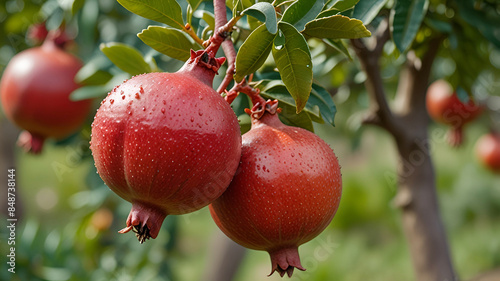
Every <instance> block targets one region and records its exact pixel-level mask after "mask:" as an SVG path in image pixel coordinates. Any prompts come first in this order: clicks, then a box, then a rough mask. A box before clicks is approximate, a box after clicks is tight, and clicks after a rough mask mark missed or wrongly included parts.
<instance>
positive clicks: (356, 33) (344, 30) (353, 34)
mask: <svg viewBox="0 0 500 281" xmlns="http://www.w3.org/2000/svg"><path fill="white" fill-rule="evenodd" d="M303 33H304V34H307V35H309V36H313V37H317V38H329V39H342V38H345V39H355V38H361V37H367V36H371V33H370V31H368V29H366V27H365V26H364V25H363V23H362V22H361V21H360V20H357V19H350V18H348V17H345V16H342V15H335V16H330V17H326V18H321V19H316V20H313V21H311V22H309V23H308V24H306V29H305V30H304V32H303Z"/></svg>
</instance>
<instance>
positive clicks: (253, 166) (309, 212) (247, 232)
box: [210, 101, 342, 277]
mask: <svg viewBox="0 0 500 281" xmlns="http://www.w3.org/2000/svg"><path fill="white" fill-rule="evenodd" d="M276 109H277V101H268V102H267V103H266V104H265V105H261V104H260V103H256V104H255V106H254V108H253V109H252V112H251V118H252V128H251V130H250V131H249V132H247V133H246V134H244V135H243V138H242V140H243V146H242V152H241V161H240V165H239V167H238V170H237V172H236V175H235V176H234V178H233V181H232V182H231V184H230V185H229V187H228V189H227V190H226V192H224V194H222V196H221V197H219V198H218V199H217V200H215V201H214V202H213V203H212V204H211V205H210V212H211V214H212V217H213V219H214V221H215V223H216V224H217V225H218V226H219V228H220V229H221V230H222V231H223V232H224V233H225V234H226V235H227V236H228V237H229V238H231V239H232V240H234V241H235V242H236V243H238V244H240V245H242V246H244V247H247V248H250V249H255V250H264V251H267V252H269V254H270V256H271V263H272V271H271V274H273V273H274V272H275V271H278V273H279V274H280V275H281V276H282V277H283V276H284V274H285V273H287V274H288V276H292V273H293V270H294V268H298V269H300V270H305V269H304V268H303V267H302V265H301V263H300V258H299V254H298V246H300V245H301V244H303V243H305V242H307V241H309V240H311V239H313V238H314V237H316V236H317V235H318V234H319V233H321V232H322V231H323V230H324V229H325V228H326V227H327V226H328V224H329V223H330V221H331V220H332V218H333V217H334V215H335V213H336V211H337V208H338V206H339V203H340V197H341V193H342V179H341V172H340V166H339V163H338V161H337V157H336V156H335V154H334V152H333V150H332V149H331V148H330V147H329V146H328V145H327V144H326V143H325V142H324V141H323V140H322V139H320V138H319V137H318V136H316V135H315V134H313V133H311V132H309V131H307V130H304V129H301V128H297V127H290V126H286V125H284V124H283V123H281V121H280V120H279V118H278V115H277V114H276ZM271 274H270V275H271Z"/></svg>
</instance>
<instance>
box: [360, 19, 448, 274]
mask: <svg viewBox="0 0 500 281" xmlns="http://www.w3.org/2000/svg"><path fill="white" fill-rule="evenodd" d="M389 39H390V34H389V26H388V24H387V22H386V23H385V24H384V23H382V24H381V25H380V29H379V30H377V34H376V36H375V38H374V40H376V41H375V44H374V47H372V48H368V47H367V46H366V45H365V43H364V42H363V41H362V40H359V39H356V40H352V46H353V48H354V50H355V51H356V55H357V57H358V58H359V61H360V63H361V66H362V68H363V70H364V72H365V73H366V76H367V79H366V82H365V84H366V89H367V91H368V94H369V96H370V109H371V111H370V114H369V115H368V117H367V118H366V120H365V121H366V123H369V124H375V125H378V126H380V127H381V128H383V129H385V130H386V131H387V132H388V133H389V134H391V135H392V136H393V137H394V139H395V141H396V146H397V149H398V152H399V165H398V172H397V180H398V194H397V196H396V198H395V200H394V202H395V204H396V206H398V207H399V208H401V211H402V216H401V219H402V224H403V229H404V232H405V235H406V238H407V241H408V244H409V248H410V253H411V257H412V261H413V266H414V270H415V276H416V279H417V280H420V281H453V280H456V279H457V278H456V275H455V271H454V269H453V265H452V261H451V256H450V251H449V247H448V240H447V237H446V233H445V228H444V226H443V222H442V220H441V215H440V212H439V207H438V199H437V193H436V185H435V181H436V178H435V174H434V167H433V164H432V159H431V156H430V151H429V139H428V135H427V130H428V124H429V117H428V115H427V110H426V106H425V94H426V90H427V86H428V84H429V76H430V72H431V68H432V64H433V62H434V58H435V56H436V54H437V50H438V49H439V46H440V44H441V42H442V40H443V38H441V37H436V38H433V39H431V40H430V41H429V42H428V49H427V51H426V52H425V53H424V55H423V56H422V58H421V59H420V58H417V57H416V56H415V54H414V53H413V52H412V51H410V52H409V53H408V55H407V63H406V65H405V66H403V68H402V70H401V73H400V76H399V84H398V89H397V93H396V100H395V103H394V111H393V110H392V109H391V108H390V107H389V105H388V103H387V93H386V90H385V88H384V83H383V80H382V77H381V75H380V66H379V59H380V56H381V55H382V53H383V46H384V44H385V43H386V42H387V41H388V40H389Z"/></svg>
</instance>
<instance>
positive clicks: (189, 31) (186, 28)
mask: <svg viewBox="0 0 500 281" xmlns="http://www.w3.org/2000/svg"><path fill="white" fill-rule="evenodd" d="M184 31H185V32H186V33H187V34H188V35H189V36H191V38H193V39H194V41H195V42H196V43H198V44H200V45H202V46H203V40H202V39H201V38H200V37H198V35H196V33H194V30H193V29H192V28H191V25H190V24H189V23H186V25H185V26H184Z"/></svg>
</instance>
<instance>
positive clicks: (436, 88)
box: [426, 80, 482, 146]
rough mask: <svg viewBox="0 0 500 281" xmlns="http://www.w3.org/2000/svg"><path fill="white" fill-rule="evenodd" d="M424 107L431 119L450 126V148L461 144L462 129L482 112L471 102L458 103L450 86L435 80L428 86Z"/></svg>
mask: <svg viewBox="0 0 500 281" xmlns="http://www.w3.org/2000/svg"><path fill="white" fill-rule="evenodd" d="M426 105H427V112H428V113H429V115H430V116H431V117H432V119H434V120H435V121H436V122H439V123H442V124H446V125H449V126H451V129H450V132H449V135H448V142H449V143H450V144H451V145H452V146H459V145H460V144H462V142H463V127H464V126H465V124H467V123H469V122H470V121H472V120H474V119H475V118H476V117H477V116H478V115H479V114H480V113H481V112H482V107H480V106H478V105H476V104H475V103H474V102H473V101H472V100H469V102H468V103H463V102H462V101H460V99H459V98H458V96H457V94H456V92H454V91H453V88H452V86H451V85H450V84H449V83H448V82H446V81H444V80H437V81H435V82H433V83H432V84H431V85H430V86H429V88H428V89H427V96H426Z"/></svg>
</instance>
